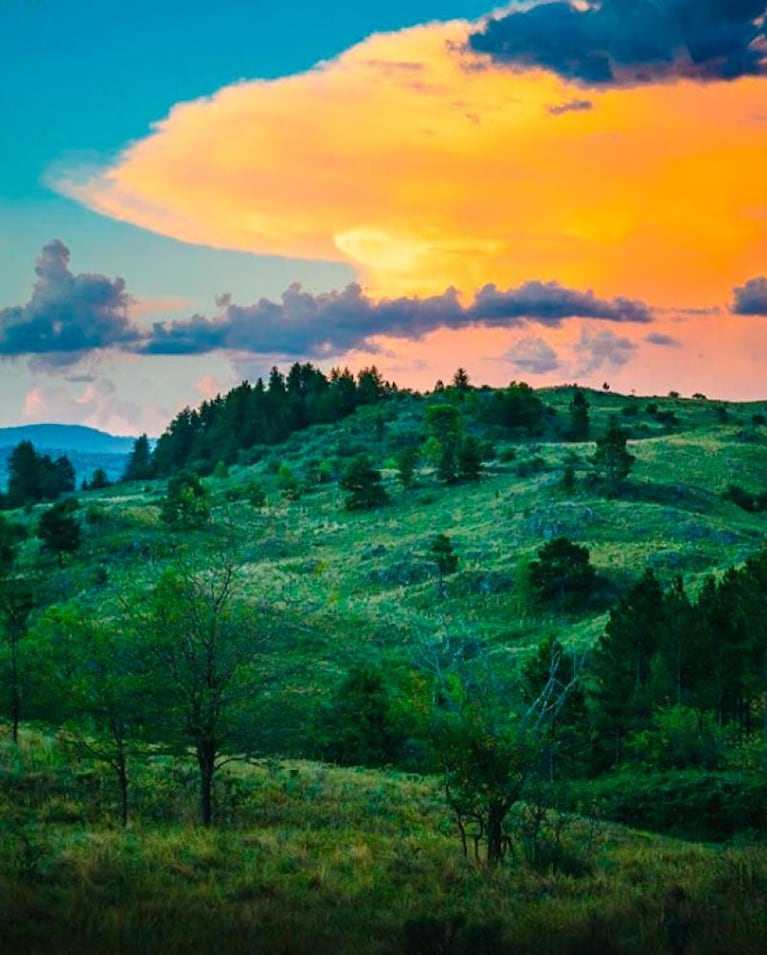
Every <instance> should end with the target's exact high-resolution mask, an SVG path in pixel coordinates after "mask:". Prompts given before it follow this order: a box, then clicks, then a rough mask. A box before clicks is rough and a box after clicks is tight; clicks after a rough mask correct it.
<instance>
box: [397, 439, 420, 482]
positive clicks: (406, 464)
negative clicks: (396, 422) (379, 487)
mask: <svg viewBox="0 0 767 955" xmlns="http://www.w3.org/2000/svg"><path fill="white" fill-rule="evenodd" d="M420 456H421V452H420V451H419V449H418V448H416V447H407V448H401V449H400V450H399V451H398V452H397V457H396V464H397V477H398V478H399V480H400V482H401V484H402V486H403V487H412V486H413V482H414V480H415V469H416V466H417V464H418V459H419V458H420Z"/></svg>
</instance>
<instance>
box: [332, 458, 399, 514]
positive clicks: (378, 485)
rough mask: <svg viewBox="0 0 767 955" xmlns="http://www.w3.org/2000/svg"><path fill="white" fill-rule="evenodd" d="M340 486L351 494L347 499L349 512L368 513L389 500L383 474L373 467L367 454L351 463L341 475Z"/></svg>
mask: <svg viewBox="0 0 767 955" xmlns="http://www.w3.org/2000/svg"><path fill="white" fill-rule="evenodd" d="M339 484H340V486H341V488H342V489H343V490H344V491H348V492H349V494H348V495H347V498H346V509H347V510H349V511H368V510H371V509H372V508H375V507H380V505H382V504H385V503H386V502H387V501H388V500H389V495H388V494H387V493H386V488H385V487H384V486H383V483H382V481H381V472H380V471H377V470H376V469H375V468H374V467H373V464H372V462H371V460H370V458H369V457H368V455H367V454H358V455H357V456H356V457H355V458H354V460H353V461H351V463H350V464H349V465H348V467H347V468H346V470H345V471H344V473H343V474H342V475H341V480H340V481H339Z"/></svg>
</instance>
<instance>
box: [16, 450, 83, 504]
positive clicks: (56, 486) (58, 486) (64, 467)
mask: <svg viewBox="0 0 767 955" xmlns="http://www.w3.org/2000/svg"><path fill="white" fill-rule="evenodd" d="M74 489H75V471H74V468H73V467H72V464H71V462H70V460H69V458H67V457H64V456H62V457H59V458H56V460H55V461H53V460H51V458H50V457H49V456H48V455H47V454H44V455H41V454H38V453H37V452H36V451H35V449H34V446H33V445H32V442H31V441H22V442H21V443H20V444H18V445H17V446H16V447H15V448H14V449H13V451H12V452H11V455H10V457H9V459H8V495H7V505H8V507H11V508H13V507H23V506H24V505H26V504H36V503H38V502H39V501H53V500H55V499H56V498H57V497H59V496H60V495H61V494H66V493H68V492H70V491H74Z"/></svg>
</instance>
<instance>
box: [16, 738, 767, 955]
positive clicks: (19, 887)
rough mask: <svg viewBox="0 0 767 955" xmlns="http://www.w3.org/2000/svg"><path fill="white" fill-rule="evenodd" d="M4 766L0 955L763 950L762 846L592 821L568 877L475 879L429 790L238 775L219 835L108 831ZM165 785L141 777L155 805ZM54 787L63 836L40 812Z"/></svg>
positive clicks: (281, 767)
mask: <svg viewBox="0 0 767 955" xmlns="http://www.w3.org/2000/svg"><path fill="white" fill-rule="evenodd" d="M2 756H3V766H4V767H6V769H5V771H4V773H3V793H4V796H5V798H4V800H3V802H2V804H0V826H1V827H2V834H3V839H2V841H1V842H0V950H2V951H3V952H5V951H8V952H14V953H20V955H23V953H28V955H38V953H40V955H42V953H50V952H56V953H57V955H59V953H61V955H75V953H77V955H80V953H83V955H85V953H88V955H91V953H99V955H103V953H110V955H112V953H114V955H122V953H125V955H128V953H130V955H134V953H147V955H150V953H161V952H162V953H167V952H170V953H185V952H201V953H202V952H211V953H213V952H227V953H229V952H231V953H235V955H239V953H243V955H244V953H251V952H258V953H264V955H273V953H274V955H278V953H279V955H285V953H293V955H304V953H306V955H309V953H315V952H333V953H339V955H346V953H349V955H352V953H360V952H365V953H371V955H379V953H380V955H396V953H404V955H413V953H415V952H429V951H438V949H428V948H412V947H408V943H407V942H406V939H407V937H408V933H409V934H410V936H413V935H414V934H416V935H417V934H418V932H421V933H424V932H425V933H426V934H427V935H428V933H429V932H432V933H433V932H440V931H443V930H445V931H447V928H448V927H449V926H450V925H451V924H453V923H454V922H455V924H458V921H457V920H458V919H459V918H462V919H464V920H465V921H466V924H465V925H464V927H463V928H461V929H459V930H458V931H457V932H456V936H455V938H456V943H455V947H453V948H449V949H442V951H449V952H474V953H483V952H488V953H490V952H493V953H496V952H503V951H509V952H515V953H527V955H544V953H546V955H560V953H561V955H566V953H577V952H588V951H596V952H600V953H607V952H613V951H614V952H622V953H626V955H634V953H637V955H639V953H647V952H664V951H668V950H669V949H668V947H667V938H666V928H665V925H666V923H667V922H668V920H669V918H670V917H671V916H672V915H674V913H676V915H677V916H678V917H680V918H683V919H684V920H685V921H686V923H688V924H689V930H690V947H689V949H688V951H689V953H690V955H713V953H721V952H724V951H732V952H738V953H739V955H752V953H753V955H756V953H759V952H762V951H763V937H764V929H765V924H764V922H765V919H764V911H765V904H767V850H766V849H762V848H757V847H750V846H747V847H742V848H735V847H731V848H725V849H718V848H714V847H708V846H704V845H697V844H688V843H681V842H678V841H675V840H671V839H664V838H661V837H657V836H650V835H646V834H641V833H635V832H631V831H630V830H627V829H624V828H622V827H619V826H608V825H602V826H600V827H599V829H598V832H597V838H596V841H595V842H594V847H593V851H592V852H591V853H589V851H588V847H587V846H588V827H587V825H586V824H585V823H580V822H577V821H576V822H574V823H573V824H572V825H571V826H570V829H569V830H568V836H567V840H568V841H567V846H568V852H569V853H570V856H571V857H572V858H576V857H577V858H578V859H580V862H581V865H580V868H579V869H577V870H573V871H578V873H579V874H577V875H576V874H570V875H568V874H564V873H562V872H557V871H551V870H549V869H546V868H545V867H544V868H542V869H535V868H533V867H531V866H529V865H527V864H525V863H523V862H522V861H521V860H520V859H516V860H514V859H512V860H511V861H510V862H509V863H506V864H504V865H503V866H502V867H501V868H499V869H498V870H496V871H488V870H487V869H486V868H484V867H483V866H482V865H479V864H477V863H475V862H473V861H471V860H466V859H464V858H463V855H462V853H461V850H460V845H459V841H458V839H457V836H456V833H455V831H454V827H453V823H452V820H451V818H450V816H449V815H448V814H447V812H446V810H445V808H444V804H443V801H442V799H441V793H440V789H439V785H438V782H437V781H434V780H429V779H425V780H424V779H420V778H415V777H409V776H406V775H403V774H400V773H395V772H383V771H382V772H373V771H367V770H352V769H338V768H334V767H329V766H324V765H320V764H316V763H309V762H305V761H285V762H283V761H272V762H268V763H265V764H264V765H262V766H260V767H258V768H252V767H239V768H237V769H236V771H234V772H233V775H232V777H231V780H230V789H231V790H232V791H235V790H236V792H237V796H236V799H234V801H233V802H232V806H230V810H231V818H230V819H229V821H228V824H227V826H226V828H225V829H221V830H202V829H199V828H195V827H193V826H189V825H179V824H177V823H172V824H171V823H161V822H157V821H152V819H151V818H150V817H151V807H150V806H148V805H147V806H145V807H144V809H145V813H144V815H143V816H142V817H140V818H139V819H137V820H136V822H134V825H133V827H132V828H130V829H129V830H128V831H121V830H119V829H117V828H113V827H112V826H110V825H105V824H104V823H103V822H98V821H94V820H93V819H90V818H88V814H89V812H90V811H92V810H89V809H88V808H87V807H86V805H85V800H84V797H83V795H82V793H79V794H78V791H77V786H73V785H72V781H71V779H69V780H68V781H67V773H71V770H72V767H71V765H69V766H67V764H65V763H64V762H63V760H62V756H61V754H60V752H59V750H58V747H57V744H56V742H55V741H53V740H50V739H47V738H45V737H42V736H39V735H37V734H32V733H30V732H29V731H25V733H24V734H23V737H22V746H21V748H20V750H18V751H14V750H13V748H12V747H11V746H10V744H8V743H5V744H3V746H2ZM11 764H12V765H11ZM81 768H82V767H81ZM166 769H167V768H166ZM166 769H163V768H162V767H161V766H159V765H155V766H154V768H153V769H152V770H151V771H150V772H151V773H152V774H153V775H154V777H155V783H156V784H157V786H158V787H159V788H160V789H161V788H162V785H163V784H162V782H161V780H159V779H158V778H157V777H158V776H161V775H162V773H163V772H165V771H166ZM62 773H63V774H64V775H63V778H62V779H59V781H58V782H59V785H66V786H68V787H69V793H70V795H69V797H68V801H69V812H70V813H71V815H72V818H70V820H69V821H62V819H61V812H62V807H61V806H60V805H59V806H58V809H57V810H56V811H55V812H54V811H53V808H52V806H51V803H56V802H57V800H58V801H60V800H61V796H60V795H58V794H57V792H56V788H57V776H58V775H59V774H62ZM30 776H31V777H37V786H36V788H35V786H33V785H31V784H30V783H29V781H28V780H29V777H30ZM40 776H42V777H44V780H45V781H44V782H43V781H41V779H40ZM23 779H27V783H25V784H23V785H24V787H25V788H24V791H23V792H20V791H19V787H21V786H22V780H23ZM232 780H236V785H235V784H234V783H233V782H232ZM92 782H93V780H91V783H92ZM143 785H146V781H144V784H143ZM232 798H233V797H232ZM96 802H97V803H98V802H100V803H101V809H102V811H103V810H104V809H105V808H106V807H107V805H108V794H107V793H106V792H103V791H102V792H101V793H100V795H99V796H97V799H96ZM78 811H79V812H80V813H81V814H82V818H80V819H78V818H77V812H78ZM57 813H58V818H57ZM46 819H47V820H48V821H45V820H46ZM680 887H681V890H682V892H683V898H681V896H680V892H679V888H680ZM680 898H681V901H680ZM414 923H417V924H418V925H420V926H421V927H420V929H414V928H413V927H412V926H413V924H414ZM408 925H410V926H411V927H410V929H408V928H407V926H408ZM482 938H484V939H485V943H482V941H481V940H482ZM472 940H473V941H472ZM491 942H492V945H491V944H490V943H491ZM501 943H503V944H506V945H507V946H508V948H505V949H504V948H499V947H498V946H499V944H501ZM483 944H484V946H485V947H483ZM459 945H463V946H465V947H458V946H459ZM472 945H473V946H474V947H470V946H472ZM487 946H490V947H487ZM589 946H590V947H589Z"/></svg>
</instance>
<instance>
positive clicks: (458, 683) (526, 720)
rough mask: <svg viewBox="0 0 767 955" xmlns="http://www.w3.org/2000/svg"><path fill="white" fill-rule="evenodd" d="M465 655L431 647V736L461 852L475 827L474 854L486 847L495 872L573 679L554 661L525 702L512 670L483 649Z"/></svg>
mask: <svg viewBox="0 0 767 955" xmlns="http://www.w3.org/2000/svg"><path fill="white" fill-rule="evenodd" d="M466 651H467V648H464V652H461V651H460V648H456V647H452V646H450V645H449V641H448V642H447V645H446V644H445V643H443V644H442V645H441V646H439V647H435V648H433V652H432V653H431V655H430V658H429V660H428V663H429V665H430V669H431V671H432V677H433V679H432V700H433V702H432V705H431V708H430V720H429V722H430V733H431V740H432V745H433V747H434V749H435V752H436V754H437V756H438V757H439V759H440V762H441V763H442V765H443V768H444V774H445V791H446V797H447V801H448V804H449V805H450V807H451V808H452V810H453V812H454V813H455V817H456V821H457V823H458V828H459V832H460V834H461V840H462V843H463V848H464V853H468V839H467V835H468V832H467V826H473V828H474V830H475V832H474V834H473V839H474V843H475V852H476V853H477V855H479V851H480V845H482V844H484V846H485V858H486V861H487V863H488V865H490V866H495V865H497V864H498V863H499V862H501V861H502V859H503V858H504V856H505V854H506V852H507V851H508V849H509V846H510V844H511V839H510V836H509V834H508V831H507V829H506V825H505V823H506V820H507V818H508V816H509V813H510V812H511V810H512V809H513V808H514V807H515V806H516V805H517V804H518V803H519V802H520V801H521V800H522V799H524V797H525V794H526V792H528V791H529V789H530V787H531V786H532V785H533V784H536V783H540V782H541V781H542V780H543V779H544V778H545V776H546V773H547V768H548V764H549V759H548V758H547V754H546V742H545V740H546V737H547V735H548V730H549V725H550V723H551V721H552V720H553V719H554V718H556V716H557V714H558V713H559V711H560V710H561V708H562V707H563V705H564V704H565V702H566V700H567V697H568V695H569V694H570V692H571V691H572V689H573V687H574V685H575V680H573V681H572V682H570V683H568V684H566V685H563V684H562V683H561V682H560V679H559V677H558V676H557V672H558V670H559V666H558V661H556V660H552V663H551V668H550V670H551V675H550V677H549V678H547V680H546V681H545V685H544V686H543V687H542V689H541V692H540V693H539V694H538V695H537V696H536V698H535V699H534V700H533V701H532V702H531V703H528V704H526V703H525V702H524V699H523V695H522V688H521V685H520V681H519V679H518V677H517V676H516V675H515V674H514V672H513V671H511V670H506V669H504V668H503V667H502V666H501V665H499V663H498V662H497V660H494V659H493V658H492V657H491V656H490V655H489V654H488V652H487V650H486V649H484V648H482V647H481V646H474V647H472V649H471V652H466ZM574 669H577V668H574Z"/></svg>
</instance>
